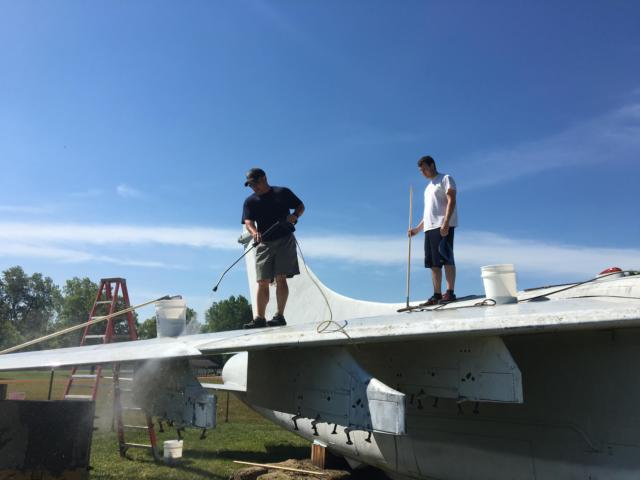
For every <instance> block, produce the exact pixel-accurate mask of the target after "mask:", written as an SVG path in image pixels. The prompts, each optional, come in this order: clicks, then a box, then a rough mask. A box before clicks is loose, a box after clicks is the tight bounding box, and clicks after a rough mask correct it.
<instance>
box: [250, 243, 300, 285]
mask: <svg viewBox="0 0 640 480" xmlns="http://www.w3.org/2000/svg"><path fill="white" fill-rule="evenodd" d="M299 273H300V269H299V267H298V253H297V251H296V240H295V237H294V236H293V234H291V235H287V236H286V237H282V238H277V239H276V240H271V241H267V242H262V243H261V244H260V245H258V246H257V247H256V279H257V280H269V281H270V282H273V280H274V279H275V278H276V277H277V276H279V275H286V276H287V278H291V277H293V276H294V275H298V274H299Z"/></svg>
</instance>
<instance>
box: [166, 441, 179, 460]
mask: <svg viewBox="0 0 640 480" xmlns="http://www.w3.org/2000/svg"><path fill="white" fill-rule="evenodd" d="M163 445H164V455H163V456H164V461H165V463H174V462H176V461H178V460H179V459H181V458H182V445H183V440H166V441H165V442H164V444H163Z"/></svg>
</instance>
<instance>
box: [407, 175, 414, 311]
mask: <svg viewBox="0 0 640 480" xmlns="http://www.w3.org/2000/svg"><path fill="white" fill-rule="evenodd" d="M412 228H413V187H412V186H411V185H409V230H411V229H412ZM411 238H412V235H411V234H409V253H408V255H407V308H409V292H410V291H411Z"/></svg>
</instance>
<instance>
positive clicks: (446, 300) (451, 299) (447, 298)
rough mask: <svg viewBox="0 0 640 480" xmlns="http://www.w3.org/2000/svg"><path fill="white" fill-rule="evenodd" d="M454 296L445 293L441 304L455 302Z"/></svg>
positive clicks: (451, 293)
mask: <svg viewBox="0 0 640 480" xmlns="http://www.w3.org/2000/svg"><path fill="white" fill-rule="evenodd" d="M456 299H457V298H456V294H455V293H453V292H447V293H445V294H444V295H443V296H442V303H449V302H455V301H456Z"/></svg>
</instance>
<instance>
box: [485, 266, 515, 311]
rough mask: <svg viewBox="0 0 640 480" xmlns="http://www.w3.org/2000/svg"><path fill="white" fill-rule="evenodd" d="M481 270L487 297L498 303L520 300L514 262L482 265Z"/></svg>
mask: <svg viewBox="0 0 640 480" xmlns="http://www.w3.org/2000/svg"><path fill="white" fill-rule="evenodd" d="M480 271H481V272H482V273H481V274H482V283H483V284H484V292H485V296H486V297H487V298H491V299H493V300H495V302H496V304H497V305H500V304H503V303H516V302H517V301H518V290H517V288H516V271H515V269H514V267H513V264H511V263H505V264H502V265H487V266H485V267H481V268H480Z"/></svg>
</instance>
